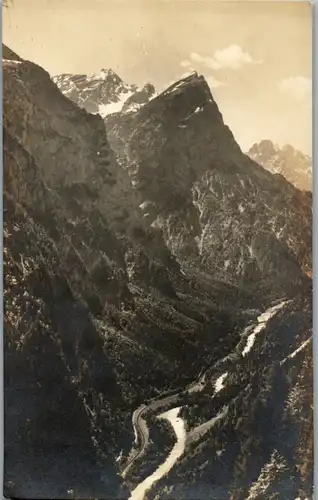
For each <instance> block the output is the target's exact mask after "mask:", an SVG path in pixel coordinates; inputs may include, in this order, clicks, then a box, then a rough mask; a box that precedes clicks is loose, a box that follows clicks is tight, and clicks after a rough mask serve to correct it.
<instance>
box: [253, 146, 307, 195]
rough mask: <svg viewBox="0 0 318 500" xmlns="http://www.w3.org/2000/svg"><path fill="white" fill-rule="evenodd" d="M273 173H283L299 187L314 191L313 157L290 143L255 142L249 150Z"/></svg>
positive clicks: (255, 158) (254, 158)
mask: <svg viewBox="0 0 318 500" xmlns="http://www.w3.org/2000/svg"><path fill="white" fill-rule="evenodd" d="M247 154H248V156H249V157H250V158H252V159H253V160H254V161H257V163H259V164H260V165H262V166H263V167H264V168H266V169H267V170H269V171H270V172H272V173H273V174H281V175H283V176H284V177H286V179H287V180H288V181H289V182H291V183H292V184H294V185H295V186H296V187H298V188H299V189H303V190H306V191H312V158H311V157H310V156H308V155H306V154H304V153H302V152H301V151H299V150H297V149H295V148H294V147H293V146H291V145H290V144H286V145H285V146H282V147H279V146H277V145H276V144H274V143H273V142H272V141H270V140H263V141H261V142H259V143H255V144H253V146H252V147H251V148H250V150H249V151H248V152H247Z"/></svg>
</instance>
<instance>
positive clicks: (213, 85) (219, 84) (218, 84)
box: [206, 76, 227, 89]
mask: <svg viewBox="0 0 318 500" xmlns="http://www.w3.org/2000/svg"><path fill="white" fill-rule="evenodd" d="M206 81H207V82H208V85H209V87H210V89H216V88H218V87H226V86H227V84H226V83H225V82H221V81H220V80H218V79H217V78H215V77H214V76H208V77H207V78H206Z"/></svg>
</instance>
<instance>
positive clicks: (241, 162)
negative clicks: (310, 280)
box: [106, 73, 311, 293]
mask: <svg viewBox="0 0 318 500" xmlns="http://www.w3.org/2000/svg"><path fill="white" fill-rule="evenodd" d="M106 128H107V131H108V136H109V140H110V143H111V145H112V147H113V148H114V150H115V151H116V152H117V155H118V158H119V162H120V163H121V164H122V165H123V166H124V168H125V169H127V170H128V171H129V172H130V175H131V178H132V182H133V185H134V187H135V189H136V191H137V192H138V195H139V199H140V206H141V207H142V209H143V211H144V215H145V219H146V221H147V222H148V224H149V225H150V226H153V227H159V228H160V229H162V231H163V234H164V237H165V241H166V243H167V245H168V246H169V248H170V250H171V251H172V253H173V254H174V255H175V256H176V257H177V259H178V260H179V262H180V263H181V264H182V265H183V266H184V267H187V266H189V265H192V264H193V263H194V262H195V263H196V266H198V267H200V268H201V269H202V270H203V271H204V272H206V273H209V274H210V275H213V276H214V277H215V278H216V279H218V280H222V281H226V282H230V283H234V284H236V285H240V286H249V287H251V286H252V287H253V288H255V289H256V288H257V289H258V290H260V288H263V287H264V288H266V287H267V289H269V288H271V289H273V288H277V289H280V290H281V289H282V288H284V289H286V286H287V287H291V288H293V289H295V287H296V288H297V287H298V286H299V284H300V282H302V281H303V274H304V272H305V273H306V272H310V269H311V197H310V195H309V194H306V193H301V192H299V191H298V190H297V189H295V188H294V187H293V186H292V185H291V184H289V183H288V182H287V181H286V180H285V179H284V178H283V177H282V176H281V175H274V176H273V175H272V174H271V173H269V172H268V171H266V170H265V169H263V168H262V167H261V166H260V165H258V164H257V163H255V162H254V161H252V160H251V159H250V158H249V157H248V156H246V155H244V154H243V153H242V151H241V150H240V148H239V146H238V144H237V143H236V142H235V139H234V137H233V135H232V133H231V131H230V130H229V129H228V127H227V126H226V125H225V124H224V122H223V118H222V115H221V113H220V111H219V109H218V107H217V104H216V102H215V101H214V99H213V97H212V95H211V92H210V89H209V87H208V85H207V83H206V81H205V80H204V78H203V77H202V76H198V75H197V74H196V73H194V74H192V75H190V76H189V77H187V78H185V79H183V80H181V81H180V82H177V83H176V84H174V85H172V86H171V87H169V88H168V89H167V90H165V91H164V92H163V93H161V94H160V95H158V96H157V97H155V98H154V99H152V100H151V101H150V102H149V103H148V104H146V105H145V106H143V107H142V108H141V109H140V110H139V111H137V112H135V113H132V114H129V115H120V114H117V115H112V116H109V117H107V118H106ZM279 293H280V292H279Z"/></svg>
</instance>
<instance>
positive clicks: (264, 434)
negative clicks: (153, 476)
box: [145, 295, 313, 500]
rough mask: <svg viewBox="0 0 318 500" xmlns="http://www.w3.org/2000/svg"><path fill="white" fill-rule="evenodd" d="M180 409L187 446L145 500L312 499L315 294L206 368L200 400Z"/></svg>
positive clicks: (282, 306) (269, 318)
mask: <svg viewBox="0 0 318 500" xmlns="http://www.w3.org/2000/svg"><path fill="white" fill-rule="evenodd" d="M275 308H276V310H275ZM308 398H309V399H308ZM178 406H181V407H182V413H181V416H182V417H183V418H184V419H185V422H186V428H187V442H186V448H185V450H184V453H183V455H182V456H181V457H180V459H179V461H178V463H177V464H176V465H175V467H174V468H173V469H172V471H171V472H170V473H169V474H168V476H166V477H165V478H164V479H162V480H161V481H160V482H158V483H157V484H156V485H155V486H154V487H153V489H152V490H150V491H149V492H148V493H147V494H146V497H145V498H147V499H154V498H156V499H159V498H160V499H167V500H168V499H182V500H186V499H188V498H202V499H211V498H213V499H215V500H221V499H222V500H223V499H225V498H230V499H231V500H247V499H248V500H256V499H258V500H265V499H266V500H267V499H268V500H273V499H279V500H284V499H286V498H301V499H305V498H312V484H313V477H312V473H313V469H312V465H313V448H312V439H313V407H312V325H311V300H310V297H309V295H308V296H307V297H305V296H304V297H300V296H298V297H295V298H294V299H293V300H291V301H289V302H285V303H284V302H281V303H278V304H277V305H276V306H275V307H274V308H272V309H271V310H269V311H268V313H267V314H263V317H260V318H259V319H258V324H257V323H256V326H255V323H254V324H253V323H252V324H251V327H250V328H249V330H246V331H245V332H244V335H243V336H242V339H241V341H240V342H239V344H238V346H237V347H236V349H235V350H233V354H232V355H231V357H230V358H226V359H225V360H223V361H221V362H218V363H217V364H216V365H215V366H214V367H213V368H212V369H210V370H208V372H207V374H206V377H205V384H204V387H203V388H202V389H201V392H200V394H199V396H197V395H196V396H193V395H191V396H188V397H187V398H184V397H182V395H181V397H180V399H179V401H178ZM307 446H308V447H307Z"/></svg>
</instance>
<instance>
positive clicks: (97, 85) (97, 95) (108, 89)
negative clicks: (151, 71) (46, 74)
mask: <svg viewBox="0 0 318 500" xmlns="http://www.w3.org/2000/svg"><path fill="white" fill-rule="evenodd" d="M53 81H54V82H55V83H56V84H57V86H58V87H59V89H60V90H61V92H63V93H64V94H65V95H66V96H67V97H69V98H70V99H71V100H72V101H74V102H75V103H76V104H77V105H78V106H80V107H81V108H84V109H86V110H87V111H88V112H89V113H99V114H100V115H101V116H106V115H108V114H111V113H114V112H116V111H121V110H125V111H129V110H131V109H135V108H136V107H138V106H140V105H141V104H145V103H146V102H148V100H149V98H150V97H151V96H152V95H153V94H154V92H155V89H154V87H153V85H151V84H149V83H148V84H146V85H145V86H144V87H143V88H142V89H140V88H138V87H137V85H129V84H127V83H124V82H123V80H122V79H121V78H120V77H119V76H118V75H117V74H116V73H115V72H114V71H113V70H111V69H102V70H101V71H100V73H98V74H93V75H73V74H69V73H66V74H61V75H57V76H54V77H53Z"/></svg>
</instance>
